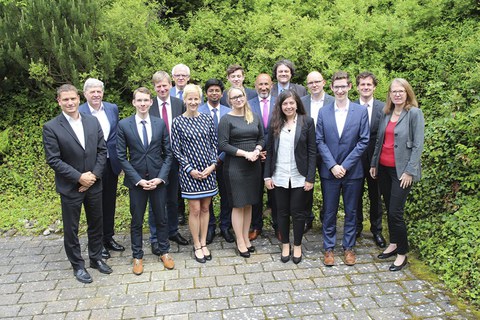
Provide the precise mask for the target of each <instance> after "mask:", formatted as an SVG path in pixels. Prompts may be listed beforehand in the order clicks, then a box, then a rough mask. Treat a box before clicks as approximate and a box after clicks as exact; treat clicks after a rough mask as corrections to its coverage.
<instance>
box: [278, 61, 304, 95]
mask: <svg viewBox="0 0 480 320" xmlns="http://www.w3.org/2000/svg"><path fill="white" fill-rule="evenodd" d="M294 75H295V66H294V65H293V62H292V61H290V60H287V59H283V60H280V61H278V62H277V63H275V65H274V66H273V77H274V78H275V79H277V83H275V84H274V85H273V86H272V91H271V93H270V94H271V95H272V97H274V98H276V97H278V95H279V94H280V93H282V92H283V91H284V90H292V91H295V93H296V94H297V95H298V96H299V97H300V98H301V97H303V96H306V95H307V89H305V87H304V86H302V85H300V84H295V83H291V82H290V80H291V79H292V77H293V76H294Z"/></svg>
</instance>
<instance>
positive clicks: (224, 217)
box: [208, 165, 232, 232]
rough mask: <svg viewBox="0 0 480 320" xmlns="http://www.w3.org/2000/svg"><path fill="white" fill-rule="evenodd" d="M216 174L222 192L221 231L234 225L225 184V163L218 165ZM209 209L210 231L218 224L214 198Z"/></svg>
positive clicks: (219, 189) (219, 190) (219, 216)
mask: <svg viewBox="0 0 480 320" xmlns="http://www.w3.org/2000/svg"><path fill="white" fill-rule="evenodd" d="M215 176H216V178H217V185H218V192H219V194H220V213H219V215H218V218H219V221H220V223H219V226H220V230H221V231H226V230H228V229H230V228H231V227H232V208H231V207H230V205H229V201H228V199H227V196H228V192H227V186H226V185H225V178H224V177H223V165H220V166H218V167H217V172H216V175H215ZM208 210H209V211H210V218H209V221H208V230H209V231H210V232H215V229H216V225H217V224H216V218H215V213H214V211H213V199H212V201H210V206H209V208H208Z"/></svg>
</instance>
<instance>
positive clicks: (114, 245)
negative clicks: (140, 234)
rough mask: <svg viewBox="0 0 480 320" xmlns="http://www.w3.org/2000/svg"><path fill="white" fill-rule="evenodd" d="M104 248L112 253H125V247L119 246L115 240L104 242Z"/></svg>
mask: <svg viewBox="0 0 480 320" xmlns="http://www.w3.org/2000/svg"><path fill="white" fill-rule="evenodd" d="M103 246H104V247H105V248H106V249H108V250H112V251H125V247H124V246H122V245H121V244H119V243H118V242H117V241H115V240H114V239H110V240H108V241H104V242H103Z"/></svg>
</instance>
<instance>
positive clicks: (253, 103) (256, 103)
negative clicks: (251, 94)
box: [248, 96, 275, 145]
mask: <svg viewBox="0 0 480 320" xmlns="http://www.w3.org/2000/svg"><path fill="white" fill-rule="evenodd" d="M248 104H249V105H250V107H251V108H252V112H253V113H256V114H257V115H258V117H259V118H260V121H261V122H262V126H263V138H264V140H265V145H267V143H268V127H270V120H271V119H272V113H273V108H275V98H274V97H272V96H270V106H269V114H268V123H267V126H266V127H265V126H264V125H263V117H262V111H261V110H262V108H263V106H260V100H259V99H258V96H257V97H255V98H253V99H251V100H248Z"/></svg>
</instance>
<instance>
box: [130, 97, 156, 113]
mask: <svg viewBox="0 0 480 320" xmlns="http://www.w3.org/2000/svg"><path fill="white" fill-rule="evenodd" d="M152 103H153V100H152V98H151V97H150V95H149V94H147V93H143V92H137V93H136V94H135V98H134V99H133V100H132V104H133V106H134V107H135V109H137V115H138V116H139V117H140V118H142V119H145V118H146V117H147V115H148V110H150V106H151V105H152Z"/></svg>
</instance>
